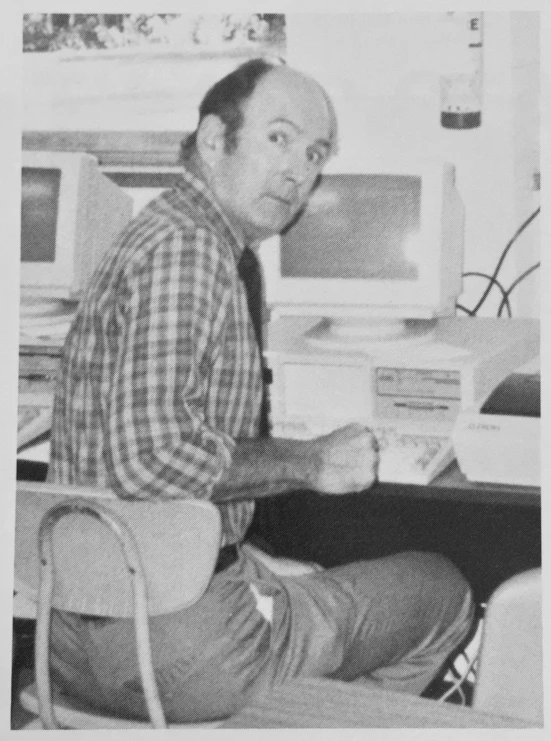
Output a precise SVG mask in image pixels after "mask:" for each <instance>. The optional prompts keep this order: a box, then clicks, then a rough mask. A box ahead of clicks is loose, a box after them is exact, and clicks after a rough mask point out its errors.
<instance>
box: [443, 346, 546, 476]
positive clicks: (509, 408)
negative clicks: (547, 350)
mask: <svg viewBox="0 0 551 741" xmlns="http://www.w3.org/2000/svg"><path fill="white" fill-rule="evenodd" d="M540 379H541V376H540V368H539V359H536V360H534V361H531V362H530V363H527V364H526V365H525V366H523V367H521V368H519V369H518V370H517V371H515V372H513V373H511V374H509V375H508V376H507V378H505V379H504V380H503V381H502V382H501V383H500V384H499V385H498V386H497V387H496V388H495V389H494V390H493V391H492V393H491V394H490V395H489V396H488V398H487V399H486V401H485V402H484V403H483V404H482V406H481V408H480V410H478V411H476V410H470V411H469V410H464V411H461V412H460V413H459V415H458V416H457V419H456V422H455V426H454V430H453V433H452V440H453V445H454V449H455V454H456V457H457V462H458V465H459V468H460V469H461V471H462V473H463V474H464V475H465V476H466V477H467V478H468V479H469V480H470V481H480V482H488V483H496V484H510V485H518V486H539V485H540V467H541V458H540V416H541V403H540V387H541V380H540Z"/></svg>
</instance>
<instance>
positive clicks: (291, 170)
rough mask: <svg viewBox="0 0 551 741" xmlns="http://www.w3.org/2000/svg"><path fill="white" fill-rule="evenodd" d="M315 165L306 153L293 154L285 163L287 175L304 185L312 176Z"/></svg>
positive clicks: (289, 178)
mask: <svg viewBox="0 0 551 741" xmlns="http://www.w3.org/2000/svg"><path fill="white" fill-rule="evenodd" d="M312 172H313V167H312V164H311V163H310V162H309V161H308V159H307V157H306V155H304V154H292V155H289V156H288V157H287V161H286V163H285V176H286V177H287V179H288V180H291V181H293V182H294V183H296V184H297V185H302V184H303V183H305V182H306V181H307V180H308V178H310V177H311V176H312Z"/></svg>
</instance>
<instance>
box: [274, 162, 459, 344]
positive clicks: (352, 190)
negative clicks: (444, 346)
mask: <svg viewBox="0 0 551 741" xmlns="http://www.w3.org/2000/svg"><path fill="white" fill-rule="evenodd" d="M463 230H464V210H463V205H462V202H461V199H460V197H459V194H458V192H457V190H456V188H455V172H454V168H453V166H451V165H449V164H445V163H441V162H436V163H435V162H421V163H419V162H415V163H408V164H404V163H401V164H396V163H394V164H391V163H387V164H385V163H383V164H379V165H378V166H374V167H373V168H364V169H363V171H362V170H358V169H357V170H355V171H354V170H351V169H349V170H348V171H341V172H338V171H333V172H329V173H327V174H325V175H324V176H323V178H322V179H321V182H320V184H319V185H318V187H317V188H316V189H315V191H314V192H313V194H312V196H311V198H310V200H309V202H308V204H307V206H306V207H305V209H304V210H303V212H302V214H301V215H300V216H299V217H298V218H297V219H295V221H294V222H293V223H292V224H291V225H290V226H289V227H288V228H287V229H286V230H285V231H284V232H283V233H282V234H281V235H280V236H279V237H278V238H275V239H273V240H268V241H267V242H265V243H264V244H263V245H262V248H261V256H262V261H263V264H264V268H265V274H266V285H267V299H268V303H269V304H270V305H271V306H272V307H273V308H274V309H275V310H276V312H278V313H280V314H292V315H298V316H302V315H312V316H319V317H320V318H322V319H323V322H322V324H321V325H320V326H319V327H318V330H317V333H314V335H313V336H312V338H311V339H313V340H314V341H316V340H319V341H320V342H321V343H322V344H323V342H329V343H330V342H332V341H335V342H337V343H339V342H341V341H343V342H344V343H345V344H346V343H347V342H352V343H354V342H355V341H356V340H358V338H360V339H362V338H363V340H366V341H368V340H369V339H371V340H373V341H377V339H381V340H387V339H389V338H390V337H395V338H397V337H401V338H402V339H406V335H408V334H409V335H414V336H416V337H418V338H420V337H422V336H424V335H426V331H425V329H426V328H425V327H424V325H427V326H428V323H429V322H430V320H434V319H435V318H437V317H439V316H449V315H452V314H453V313H454V312H455V304H456V301H457V298H458V296H459V295H460V293H461V287H462V280H461V274H462V268H463Z"/></svg>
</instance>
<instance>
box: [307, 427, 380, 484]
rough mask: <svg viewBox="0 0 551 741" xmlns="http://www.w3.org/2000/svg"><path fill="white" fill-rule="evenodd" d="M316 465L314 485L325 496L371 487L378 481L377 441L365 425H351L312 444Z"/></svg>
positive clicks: (311, 482)
mask: <svg viewBox="0 0 551 741" xmlns="http://www.w3.org/2000/svg"><path fill="white" fill-rule="evenodd" d="M310 444H311V445H312V453H313V456H314V460H315V465H314V467H313V472H312V476H311V478H312V480H311V481H310V484H311V486H312V488H313V489H315V490H316V491H318V492H319V493H321V494H348V493H351V492H358V491H362V489H367V488H369V487H370V486H371V485H372V484H373V483H374V481H375V480H376V478H377V468H378V465H379V452H378V444H377V438H376V437H375V435H374V434H373V433H372V432H371V430H369V429H368V428H367V427H365V426H364V425H361V424H356V423H354V424H349V425H347V426H346V427H341V428H339V429H338V430H334V431H333V432H331V433H329V434H328V435H323V436H322V437H318V438H315V439H314V440H311V441H310Z"/></svg>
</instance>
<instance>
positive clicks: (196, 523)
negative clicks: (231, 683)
mask: <svg viewBox="0 0 551 741" xmlns="http://www.w3.org/2000/svg"><path fill="white" fill-rule="evenodd" d="M152 519H153V520H154V524H153V526H152V525H151V523H152ZM62 520H66V521H68V523H67V525H66V527H63V526H60V527H57V526H58V524H59V523H60V522H61V521H62ZM155 523H156V525H155ZM106 528H107V530H109V531H110V532H111V533H112V535H113V536H114V538H113V537H110V538H109V537H108V538H106V537H105V535H106V533H105V529H106ZM165 528H166V530H167V533H168V536H167V539H166V541H167V542H164V543H162V544H159V543H158V541H159V540H160V539H159V538H155V537H154V533H153V536H151V533H150V532H148V531H150V530H151V529H153V531H155V530H156V529H157V530H164V529H165ZM59 530H61V532H59ZM102 536H103V537H102ZM220 537H221V522H220V514H219V511H218V509H217V508H216V507H215V506H214V505H212V504H211V503H210V502H202V501H196V500H180V501H178V502H175V501H170V502H161V503H156V504H154V503H151V502H138V501H122V500H120V499H118V498H116V497H114V495H113V494H111V493H109V492H105V491H94V490H85V489H78V488H76V487H60V486H52V485H47V484H29V483H26V482H20V483H19V484H18V490H17V499H16V568H15V572H16V579H17V583H18V584H19V587H20V589H21V591H22V593H23V594H24V595H26V596H29V597H31V599H32V598H33V597H35V598H36V601H37V603H38V607H37V619H36V632H35V684H33V685H31V686H30V687H27V688H26V689H24V690H23V691H22V692H21V694H20V702H21V705H22V706H23V707H24V708H25V709H26V710H28V711H30V712H31V713H34V714H37V713H38V715H39V718H40V721H39V722H38V721H33V722H32V723H31V724H30V725H29V726H27V728H31V727H32V728H37V727H41V728H46V729H58V728H94V729H100V728H102V729H104V728H119V729H123V728H147V727H151V726H152V727H154V728H167V727H168V726H167V722H166V719H165V716H164V712H163V708H162V705H161V702H160V699H159V693H158V690H157V685H156V681H155V675H154V672H153V666H152V660H151V645H150V636H149V626H148V615H150V614H161V613H163V612H168V611H170V610H171V609H178V608H179V607H180V606H184V607H185V606H187V605H189V604H192V603H193V602H195V601H196V600H197V599H199V597H200V596H201V595H202V594H203V592H204V590H205V589H206V587H207V585H208V582H209V581H210V578H211V577H212V574H213V570H214V565H215V562H216V557H217V554H218V549H219V545H220ZM190 539H191V541H193V542H191V543H190V542H189V540H190ZM163 540H164V539H163ZM32 542H34V543H35V544H36V543H37V544H38V548H36V546H35V547H34V548H30V544H31V543H32ZM75 545H76V546H78V556H79V557H78V559H75V558H72V559H71V558H69V554H70V553H71V548H74V546H75ZM178 546H179V551H180V552H179V553H174V549H175V548H176V549H178ZM98 548H99V549H100V550H101V552H98ZM167 549H168V550H169V551H170V553H168V554H167ZM29 551H30V552H29ZM116 551H118V554H116ZM152 556H153V559H152ZM148 559H149V562H148ZM152 560H153V561H156V560H157V561H158V563H151V561H152ZM56 564H58V568H57V569H56ZM59 564H63V568H59ZM167 564H168V566H167ZM167 568H169V570H170V571H172V572H173V573H175V574H176V579H175V580H174V579H171V578H170V574H168V575H167V583H166V584H162V583H161V584H159V582H160V581H162V578H161V577H162V576H163V575H164V574H165V573H166V572H167ZM190 570H193V573H191V574H190ZM186 573H187V575H188V577H189V578H188V579H186V578H185V576H184V575H185V574H186ZM178 574H179V576H180V579H178ZM84 575H86V577H87V578H85V579H83V576H84ZM175 581H176V582H178V581H179V582H180V586H179V588H178V589H177V592H178V591H179V594H175V593H174V588H173V585H174V583H175ZM123 582H124V583H123ZM98 590H100V594H101V595H102V596H100V597H99V598H98ZM103 590H105V598H103V595H104V591H103ZM52 607H56V608H59V609H70V610H75V611H82V612H86V613H88V614H95V615H101V616H109V617H130V616H133V617H134V621H135V628H136V645H137V652H138V662H139V668H140V675H141V679H142V685H143V690H144V695H145V700H146V706H147V709H148V714H149V718H150V724H148V723H147V722H141V721H129V720H126V719H120V718H115V717H111V716H106V715H104V714H100V713H98V712H96V711H92V710H89V709H88V708H86V706H84V705H82V704H80V703H74V702H71V701H69V702H67V700H66V699H65V698H63V696H62V695H60V693H59V692H58V691H57V690H56V689H55V688H54V689H53V688H52V686H51V682H50V668H49V653H50V650H49V637H50V625H51V611H52ZM77 607H78V609H77ZM221 723H222V720H220V721H219V722H209V723H197V724H183V725H182V724H179V725H174V726H173V725H171V726H170V727H171V728H172V727H178V728H213V727H217V726H218V725H220V724H221Z"/></svg>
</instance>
